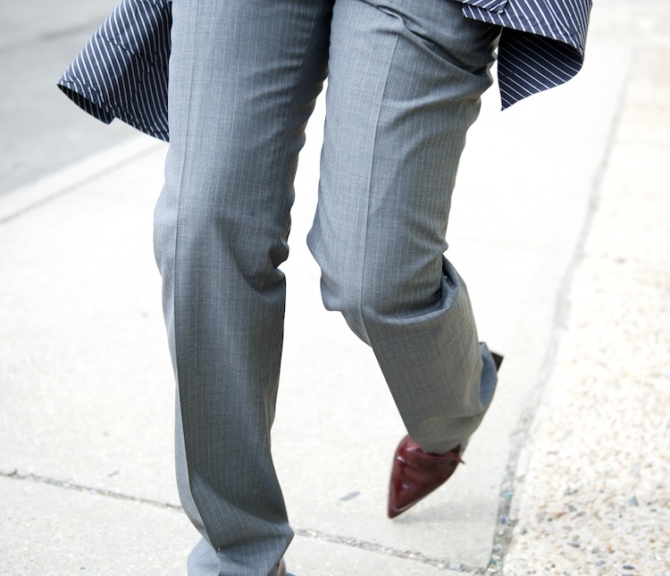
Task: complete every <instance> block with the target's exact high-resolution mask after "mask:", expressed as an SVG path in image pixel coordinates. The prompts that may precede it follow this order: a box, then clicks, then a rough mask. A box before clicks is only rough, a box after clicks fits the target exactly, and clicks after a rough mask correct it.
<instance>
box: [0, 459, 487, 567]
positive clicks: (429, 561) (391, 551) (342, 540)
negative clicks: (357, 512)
mask: <svg viewBox="0 0 670 576" xmlns="http://www.w3.org/2000/svg"><path fill="white" fill-rule="evenodd" d="M0 478H8V479H11V480H22V481H27V482H36V483H39V484H46V485H48V486H55V487H57V488H62V489H64V490H73V491H76V492H83V493H86V494H92V495H97V496H104V497H106V498H112V499H114V500H124V501H126V502H137V503H139V504H147V505H149V506H153V507H155V508H162V509H167V510H173V511H175V512H183V511H184V509H183V507H182V506H179V505H177V504H170V503H169V502H161V501H159V500H153V499H151V498H142V497H139V496H130V495H129V494H123V493H121V492H114V491H113V490H106V489H104V488H94V487H93V486H86V485H84V484H77V483H76V482H70V481H69V480H58V479H56V478H50V477H48V476H40V475H39V474H32V473H28V474H21V473H19V471H18V470H16V469H15V470H13V471H11V472H0ZM293 531H294V532H295V534H296V536H300V537H303V538H312V539H315V540H319V541H322V542H328V543H330V544H339V545H344V546H349V547H352V548H359V549H361V550H365V551H366V552H374V553H377V554H383V555H385V556H393V557H395V558H402V559H404V560H412V561H414V562H419V563H421V564H426V565H428V566H432V567H434V568H438V569H441V570H449V571H451V572H458V573H462V574H473V575H480V574H494V572H491V570H490V569H489V570H487V569H486V568H475V567H472V566H466V565H464V564H461V563H459V562H454V561H453V560H449V559H446V558H442V559H440V558H431V557H430V556H425V555H424V554H422V553H421V552H413V551H409V550H398V549H396V548H389V547H388V546H384V545H383V544H377V543H375V542H368V541H366V540H359V539H357V538H352V537H348V536H340V535H337V534H329V533H327V532H321V531H320V530H314V529H311V528H297V527H294V528H293Z"/></svg>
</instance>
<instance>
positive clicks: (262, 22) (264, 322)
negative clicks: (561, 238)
mask: <svg viewBox="0 0 670 576" xmlns="http://www.w3.org/2000/svg"><path fill="white" fill-rule="evenodd" d="M173 17H174V23H173V29H172V42H173V45H172V56H171V60H170V84H169V123H170V136H171V144H170V148H169V152H168V156H167V161H166V168H165V187H164V189H163V192H162V194H161V196H160V198H159V201H158V204H157V207H156V212H155V250H156V258H157V262H158V265H159V268H160V271H161V274H162V277H163V287H164V288H163V292H164V293H163V299H164V312H165V319H166V325H167V329H168V339H169V344H170V349H171V354H172V359H173V363H174V369H175V375H176V380H177V410H176V414H177V419H176V423H177V425H176V429H177V431H176V454H177V479H178V486H179V491H180V496H181V499H182V503H183V505H184V508H185V510H186V512H187V514H188V516H189V518H190V519H191V521H192V522H193V523H194V525H195V526H196V527H197V528H198V529H199V531H200V532H201V534H202V537H203V539H202V540H201V542H200V543H199V544H198V545H197V546H196V548H195V549H194V550H193V552H192V553H191V555H190V556H189V562H188V570H189V574H190V575H191V576H210V575H217V574H220V575H226V576H266V575H274V574H275V572H276V566H277V562H278V560H279V559H280V558H281V556H282V555H283V554H284V552H285V550H286V548H287V546H288V545H289V543H290V541H291V538H292V531H291V529H290V527H289V524H288V519H287V513H286V510H285V506H284V501H283V498H282V494H281V490H280V487H279V483H278V481H277V478H276V475H275V471H274V467H273V464H272V457H271V453H270V428H271V425H272V421H273V418H274V410H275V399H276V394H277V385H278V378H279V367H280V358H281V350H282V333H283V319H284V299H285V282H284V276H283V273H282V272H281V271H280V270H279V265H280V264H281V263H282V262H283V261H284V260H285V259H286V258H287V256H288V244H287V242H288V234H289V227H290V222H289V219H290V215H289V212H290V208H291V204H292V201H293V178H294V175H295V172H296V167H297V159H298V153H299V151H300V149H301V147H302V146H303V143H304V127H305V124H306V122H307V120H308V118H309V116H310V113H311V112H312V110H313V107H314V102H315V99H316V97H317V95H318V94H319V92H320V90H321V87H322V83H323V81H324V80H325V78H326V76H328V91H327V97H326V118H327V119H326V127H325V136H324V145H323V151H322V161H321V181H320V186H319V202H318V208H317V213H316V216H315V220H314V224H313V227H312V230H311V232H310V234H309V237H308V243H309V247H310V249H311V251H312V253H313V255H314V257H315V258H316V260H317V262H318V263H319V265H320V267H321V270H322V283H321V288H322V294H323V301H324V304H325V306H326V307H327V308H328V309H329V310H338V311H340V312H341V313H342V314H343V315H344V317H345V319H346V321H347V323H348V324H349V326H350V327H351V329H352V330H353V332H354V333H355V334H356V335H357V336H358V337H359V338H361V339H362V340H364V341H365V342H366V343H368V344H369V345H370V346H371V347H372V350H373V351H374V354H375V356H376V358H377V360H378V362H379V365H380V368H381V370H382V372H383V374H384V377H385V379H386V381H387V382H388V385H389V387H390V390H391V393H392V395H393V397H394V400H395V402H396V404H397V407H398V409H399V411H400V414H401V416H402V418H403V421H404V423H405V425H406V426H407V429H408V431H409V434H410V435H411V437H412V438H413V439H414V440H415V441H417V442H418V443H419V445H420V446H421V447H422V448H423V449H424V450H426V451H429V452H444V451H446V450H449V449H451V448H453V447H454V446H456V445H457V444H459V443H461V442H464V441H466V440H467V438H468V437H469V436H470V435H471V434H472V433H473V432H474V431H475V429H476V428H477V427H478V425H479V423H480V421H481V419H482V417H483V415H484V412H485V411H486V409H487V407H488V405H489V403H490V401H491V398H492V396H493V392H494V388H495V385H496V375H495V368H494V365H493V361H492V358H491V355H490V353H489V351H488V349H487V348H486V346H485V345H480V344H479V343H478V338H477V331H476V328H475V323H474V319H473V315H472V310H471V307H470V302H469V299H468V295H467V290H466V287H465V284H464V282H463V280H462V279H461V278H460V276H459V275H458V273H457V272H456V270H455V269H454V268H453V266H452V265H451V264H450V263H449V262H448V261H447V260H446V259H445V257H444V256H443V253H444V252H445V250H446V242H445V234H446V227H447V220H448V215H449V207H450V198H451V192H452V189H453V186H454V180H455V176H456V171H457V167H458V162H459V157H460V154H461V151H462V149H463V146H464V143H465V134H466V131H467V129H468V127H469V126H470V125H471V124H472V123H473V122H474V120H475V119H476V117H477V114H478V112H479V105H480V104H479V102H480V100H479V99H480V95H481V94H482V92H484V90H486V89H487V88H488V87H489V86H490V84H491V77H490V74H489V68H490V66H491V64H492V61H493V58H494V56H493V51H494V49H495V45H496V42H497V38H498V35H499V29H498V28H497V27H495V26H492V25H488V24H484V23H480V22H475V21H471V20H466V19H465V18H464V17H463V15H462V13H461V6H460V5H459V4H456V3H454V2H452V1H451V0H421V1H416V0H379V1H377V0H226V1H225V2H221V1H220V0H174V5H173Z"/></svg>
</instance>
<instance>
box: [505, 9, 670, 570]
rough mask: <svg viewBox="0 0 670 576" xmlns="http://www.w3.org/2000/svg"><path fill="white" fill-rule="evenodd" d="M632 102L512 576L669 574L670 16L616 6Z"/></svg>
mask: <svg viewBox="0 0 670 576" xmlns="http://www.w3.org/2000/svg"><path fill="white" fill-rule="evenodd" d="M612 8H613V9H612V13H611V14H610V18H611V19H612V20H613V21H614V22H616V28H614V26H612V25H610V27H608V28H607V29H605V30H602V29H596V32H597V33H600V34H602V35H606V34H607V35H610V36H611V37H616V38H617V39H618V40H620V39H621V38H631V37H634V38H636V47H635V59H634V63H633V64H632V65H631V68H630V71H629V84H628V90H627V91H626V93H625V96H624V99H623V101H622V106H621V110H620V113H619V115H618V118H617V124H616V130H615V132H614V133H613V138H612V146H611V150H610V153H609V155H608V162H607V166H606V168H605V170H604V173H603V176H602V181H601V183H600V185H599V189H598V197H597V207H596V209H595V212H594V214H593V220H592V223H591V225H590V228H589V233H588V237H587V239H586V242H585V244H584V247H583V251H582V253H581V259H580V262H579V265H578V267H577V269H576V271H575V274H574V279H573V281H572V283H571V290H570V294H569V296H568V305H569V306H570V312H569V315H568V316H567V317H566V319H565V324H564V326H563V327H562V330H561V333H562V337H561V340H560V349H559V350H560V351H559V354H558V356H557V358H556V363H555V368H554V370H553V372H552V374H551V377H550V379H549V382H548V386H547V390H546V394H545V398H544V402H543V405H542V410H541V411H540V413H539V414H538V417H537V419H536V423H535V428H534V430H533V433H532V435H531V438H532V441H531V442H530V443H529V444H528V445H527V447H526V456H525V460H526V464H525V465H523V466H521V467H520V468H519V470H518V471H517V478H516V482H517V485H518V487H519V490H518V491H517V496H516V497H515V503H514V509H513V514H512V518H513V521H514V522H516V527H515V535H514V538H513V540H512V545H511V548H510V551H509V553H508V554H507V557H506V560H505V574H506V575H509V576H522V575H523V576H525V575H530V574H557V575H559V574H560V575H562V574H594V575H609V574H616V575H619V574H638V575H644V576H662V575H666V574H669V573H670V484H669V483H668V478H670V459H669V458H668V446H670V314H669V312H670V308H669V306H670V305H669V303H670V232H669V230H668V226H667V215H668V214H669V213H670V107H669V106H668V102H670V75H668V70H670V35H669V34H668V33H669V32H670V26H669V24H668V22H670V5H668V4H667V3H661V2H658V3H651V2H646V3H642V5H641V6H637V7H636V10H635V11H633V9H632V5H630V4H626V3H617V4H615V5H613V7H612Z"/></svg>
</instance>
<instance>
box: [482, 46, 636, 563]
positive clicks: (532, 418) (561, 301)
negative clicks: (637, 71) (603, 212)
mask: <svg viewBox="0 0 670 576" xmlns="http://www.w3.org/2000/svg"><path fill="white" fill-rule="evenodd" d="M636 57H637V52H636V50H635V49H633V53H632V55H631V58H630V60H629V62H628V70H627V71H626V74H625V77H624V79H623V81H622V84H621V86H622V89H621V92H620V94H619V98H618V100H617V103H616V106H615V108H614V114H613V116H612V122H611V125H610V128H609V131H608V134H607V138H606V140H605V147H604V149H603V152H602V156H601V158H600V161H599V162H598V166H597V168H596V171H595V173H594V175H593V179H592V182H591V193H590V195H589V199H588V205H587V210H586V214H585V216H584V221H583V223H582V226H581V229H580V231H579V236H578V237H577V242H576V244H575V248H574V250H573V253H572V257H571V259H570V263H569V264H568V266H567V267H566V270H565V274H564V275H563V278H562V280H561V282H560V288H559V291H558V298H557V299H556V305H555V310H554V318H553V322H552V324H553V326H552V330H551V332H552V337H551V340H550V343H549V346H548V347H547V351H546V353H545V356H544V360H543V362H542V368H541V370H540V374H539V377H538V380H537V383H536V384H535V387H534V390H533V392H532V394H531V396H530V399H529V402H528V404H527V406H526V408H525V409H524V410H523V412H522V414H521V418H520V419H519V424H518V425H517V427H516V429H515V430H514V432H513V433H512V437H511V442H510V444H511V447H510V452H509V457H508V460H507V467H506V469H505V474H504V478H503V482H502V485H501V491H500V497H499V506H498V515H497V518H498V524H499V525H500V527H498V528H496V531H495V533H494V538H493V551H492V556H491V559H492V564H493V565H496V564H498V562H499V566H496V568H495V571H493V572H489V573H491V574H497V575H501V576H502V575H503V574H504V560H505V557H506V555H507V552H508V551H509V547H510V544H511V541H512V537H513V536H514V529H515V527H516V524H517V522H516V521H515V520H514V519H512V518H511V515H512V514H511V512H512V511H513V510H514V508H515V507H516V508H517V509H518V505H519V501H518V500H517V499H519V498H521V497H522V492H523V491H522V490H517V487H518V484H519V483H521V482H523V477H522V478H519V477H518V476H517V474H518V472H519V463H520V461H521V460H522V458H523V459H524V460H525V461H529V460H530V457H531V454H532V431H533V429H534V428H535V427H536V426H537V425H538V422H539V421H540V420H541V418H540V417H539V416H540V414H541V413H542V410H541V406H542V405H541V403H542V398H543V396H544V391H545V389H546V386H547V383H548V382H549V378H550V377H551V374H552V372H553V368H554V363H555V361H556V357H557V355H558V350H559V347H560V342H561V340H562V336H563V332H562V328H563V327H564V326H565V324H566V321H567V319H568V316H569V314H570V310H571V307H572V306H571V301H570V289H571V287H572V284H573V281H574V277H575V274H576V272H577V269H578V267H579V265H580V264H581V262H582V261H583V260H584V258H585V257H586V256H587V254H586V251H585V246H586V242H587V240H588V237H589V234H590V232H591V228H592V225H593V220H594V217H595V214H596V212H597V209H598V205H599V198H600V193H601V190H602V183H603V179H604V176H605V173H606V171H607V169H608V167H609V162H610V158H611V155H612V151H613V149H614V146H615V145H616V143H617V133H618V131H619V126H620V123H621V116H622V115H623V111H624V107H625V102H626V98H627V96H628V90H629V87H630V85H631V82H630V79H631V76H632V74H633V70H634V64H635V60H636ZM529 438H530V439H531V442H528V439H529Z"/></svg>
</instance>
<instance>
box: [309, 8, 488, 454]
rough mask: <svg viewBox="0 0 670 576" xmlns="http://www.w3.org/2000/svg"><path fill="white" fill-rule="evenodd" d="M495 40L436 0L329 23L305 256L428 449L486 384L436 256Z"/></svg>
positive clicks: (462, 424)
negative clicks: (318, 159)
mask: <svg viewBox="0 0 670 576" xmlns="http://www.w3.org/2000/svg"><path fill="white" fill-rule="evenodd" d="M498 34H499V30H498V29H497V28H496V27H494V26H490V25H487V24H482V23H478V22H474V21H470V20H466V19H465V18H464V17H463V16H462V14H461V5H460V4H458V3H455V2H451V1H448V0H421V1H420V2H417V1H415V0H379V1H376V0H369V1H363V0H338V1H337V2H336V3H335V7H334V12H333V20H332V30H331V49H330V61H329V68H330V70H329V80H328V92H327V109H326V130H325V142H324V149H323V155H322V165H321V183H320V190H319V204H318V208H317V214H316V217H315V221H314V226H313V228H312V230H311V232H310V235H309V245H310V248H311V250H312V253H313V254H314V256H315V258H316V259H317V261H318V263H319V265H320V266H321V269H322V294H323V299H324V303H325V305H326V307H327V308H328V309H331V310H340V311H342V313H343V314H344V316H345V319H346V320H347V322H348V324H349V325H350V327H351V328H352V329H353V331H354V332H355V333H356V334H357V335H358V336H359V337H360V338H361V339H363V340H364V341H365V342H367V343H369V344H370V345H371V346H372V349H373V350H374V353H375V355H376V357H377V360H378V361H379V364H380V366H381V369H382V371H383V373H384V376H385V378H386V380H387V382H388V385H389V387H390V390H391V393H392V394H393V397H394V399H395V402H396V404H397V406H398V408H399V411H400V414H401V416H402V418H403V420H404V422H405V425H406V426H407V429H408V431H409V433H410V436H411V437H412V438H413V439H414V440H415V441H416V442H418V443H419V445H420V446H421V447H422V448H423V449H424V450H426V451H430V452H444V451H446V450H449V449H451V448H453V447H454V446H455V445H457V444H459V443H461V442H463V441H465V440H466V439H467V438H468V437H469V436H470V435H471V434H472V432H473V431H474V430H475V429H476V428H477V426H478V425H479V423H480V421H481V419H482V417H483V414H484V412H485V410H486V408H487V407H488V404H489V402H490V400H491V397H492V395H493V390H494V388H495V384H496V374H495V368H494V365H493V362H492V359H491V356H490V353H489V352H488V350H487V349H486V347H485V346H481V347H480V345H479V344H478V338H477V331H476V328H475V323H474V318H473V314H472V310H471V307H470V301H469V298H468V294H467V290H466V287H465V284H464V282H463V280H462V278H461V277H460V276H459V275H458V273H457V272H456V270H455V269H454V267H453V266H452V265H451V264H450V263H449V262H448V261H447V260H446V259H445V258H444V257H443V252H444V251H445V250H446V248H447V245H446V241H445V233H446V227H447V220H448V215H449V207H450V201H451V193H452V189H453V187H454V181H455V177H456V171H457V168H458V162H459V158H460V155H461V151H462V149H463V146H464V144H465V134H466V131H467V129H468V128H469V126H470V125H471V124H472V123H473V122H474V120H475V119H476V117H477V115H478V113H479V107H480V95H481V94H482V93H483V92H484V91H485V90H486V88H488V87H489V86H490V84H491V78H490V75H489V68H490V66H491V64H492V62H493V50H494V48H495V44H496V42H497V38H498ZM482 163H483V164H485V163H486V159H482Z"/></svg>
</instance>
